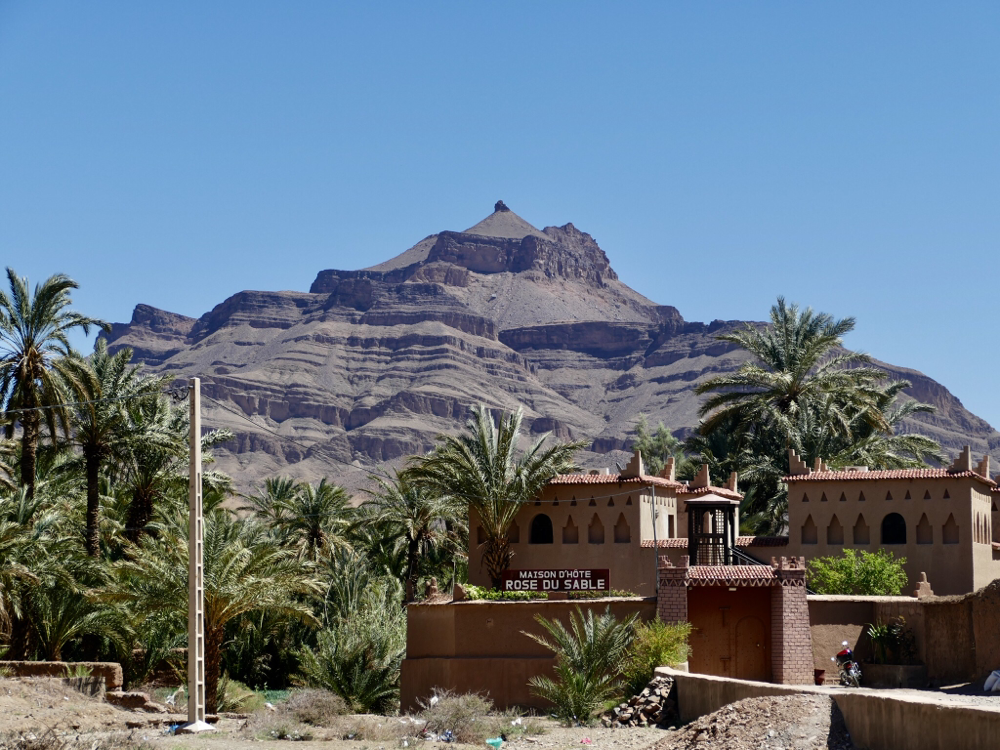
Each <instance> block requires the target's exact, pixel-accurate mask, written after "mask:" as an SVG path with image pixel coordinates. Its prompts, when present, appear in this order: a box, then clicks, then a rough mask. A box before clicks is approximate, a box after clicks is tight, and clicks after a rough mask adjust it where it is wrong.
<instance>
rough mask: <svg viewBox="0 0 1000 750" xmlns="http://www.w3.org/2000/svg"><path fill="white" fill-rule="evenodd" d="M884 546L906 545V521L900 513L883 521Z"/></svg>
mask: <svg viewBox="0 0 1000 750" xmlns="http://www.w3.org/2000/svg"><path fill="white" fill-rule="evenodd" d="M882 544H906V519H905V518H903V517H902V516H901V515H899V513H890V514H889V515H887V516H886V517H885V518H883V519H882Z"/></svg>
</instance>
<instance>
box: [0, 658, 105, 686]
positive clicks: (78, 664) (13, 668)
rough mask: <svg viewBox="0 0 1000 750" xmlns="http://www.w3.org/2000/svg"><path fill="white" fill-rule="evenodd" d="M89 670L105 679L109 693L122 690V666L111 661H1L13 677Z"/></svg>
mask: <svg viewBox="0 0 1000 750" xmlns="http://www.w3.org/2000/svg"><path fill="white" fill-rule="evenodd" d="M80 668H82V669H89V670H90V674H91V675H92V676H93V677H101V678H103V679H104V686H105V689H106V690H108V691H112V690H121V688H122V684H123V682H124V680H123V677H122V667H121V664H118V663H117V662H110V661H73V662H65V661H0V669H2V670H10V674H11V675H12V676H13V677H66V676H67V675H68V674H69V673H70V672H71V671H73V670H75V669H80Z"/></svg>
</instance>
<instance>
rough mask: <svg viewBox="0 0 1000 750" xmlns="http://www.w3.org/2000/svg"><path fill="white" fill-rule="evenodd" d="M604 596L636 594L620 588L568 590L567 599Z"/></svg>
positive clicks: (632, 595) (629, 596) (630, 596)
mask: <svg viewBox="0 0 1000 750" xmlns="http://www.w3.org/2000/svg"><path fill="white" fill-rule="evenodd" d="M606 596H624V597H628V598H633V597H636V596H637V594H634V593H632V592H631V591H624V590H622V589H610V590H608V591H570V592H569V596H568V598H569V599H574V600H576V599H603V598H604V597H606Z"/></svg>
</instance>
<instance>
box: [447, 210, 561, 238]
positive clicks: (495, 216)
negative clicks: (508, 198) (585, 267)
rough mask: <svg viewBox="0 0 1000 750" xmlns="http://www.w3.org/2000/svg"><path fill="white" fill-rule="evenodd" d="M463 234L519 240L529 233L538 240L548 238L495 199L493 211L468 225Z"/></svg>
mask: <svg viewBox="0 0 1000 750" xmlns="http://www.w3.org/2000/svg"><path fill="white" fill-rule="evenodd" d="M463 234H478V235H481V236H483V237H502V238H503V239H509V240H521V239H524V238H525V237H527V236H528V235H531V236H533V237H537V238H538V239H540V240H549V241H550V242H551V238H549V237H546V236H545V235H544V234H542V233H541V232H540V231H538V229H536V228H535V227H533V226H531V224H529V223H528V222H526V221H525V220H524V219H522V218H521V217H520V216H518V215H517V214H516V213H514V212H513V211H511V210H510V209H509V208H508V207H507V204H506V203H504V202H503V201H497V202H496V205H495V206H494V207H493V213H491V214H490V215H489V216H487V217H486V218H485V219H483V220H482V221H481V222H479V223H478V224H476V225H475V226H472V227H469V228H468V229H466V230H465V232H463Z"/></svg>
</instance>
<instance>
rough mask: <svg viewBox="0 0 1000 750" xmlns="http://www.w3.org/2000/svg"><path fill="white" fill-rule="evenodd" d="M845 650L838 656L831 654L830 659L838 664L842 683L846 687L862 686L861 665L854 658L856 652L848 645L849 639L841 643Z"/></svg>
mask: <svg viewBox="0 0 1000 750" xmlns="http://www.w3.org/2000/svg"><path fill="white" fill-rule="evenodd" d="M840 645H841V646H843V647H844V648H843V650H842V651H841V652H840V653H839V654H837V655H836V656H831V657H830V661H832V662H834V663H835V664H836V665H837V669H838V670H839V672H840V674H839V677H840V684H841V685H844V686H845V687H861V667H859V666H858V663H857V661H855V660H854V652H853V651H851V647H850V646H848V645H847V641H844V642H843V643H841V644H840Z"/></svg>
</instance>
